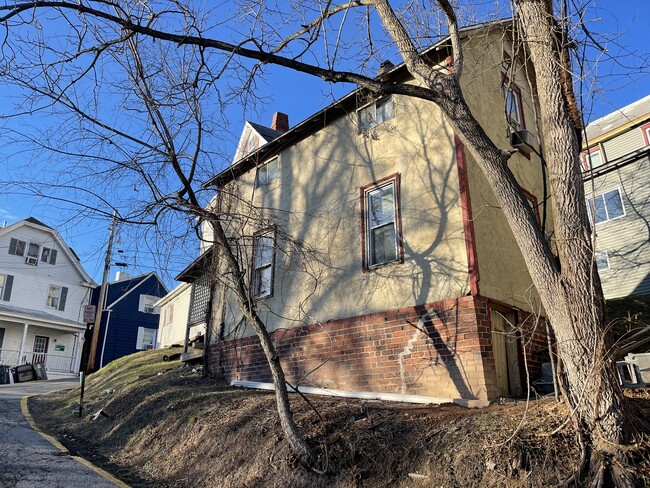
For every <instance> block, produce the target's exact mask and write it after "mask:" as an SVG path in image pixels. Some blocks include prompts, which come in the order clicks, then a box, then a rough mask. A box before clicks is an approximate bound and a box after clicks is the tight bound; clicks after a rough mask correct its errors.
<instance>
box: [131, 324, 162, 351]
mask: <svg viewBox="0 0 650 488" xmlns="http://www.w3.org/2000/svg"><path fill="white" fill-rule="evenodd" d="M157 333H158V331H157V330H156V329H148V328H146V327H138V337H137V340H136V345H135V348H136V349H138V350H139V351H143V350H145V349H154V348H155V347H156V335H157Z"/></svg>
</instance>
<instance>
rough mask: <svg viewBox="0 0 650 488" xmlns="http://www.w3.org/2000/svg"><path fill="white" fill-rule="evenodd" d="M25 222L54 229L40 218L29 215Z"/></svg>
mask: <svg viewBox="0 0 650 488" xmlns="http://www.w3.org/2000/svg"><path fill="white" fill-rule="evenodd" d="M25 222H30V223H32V224H36V225H40V226H41V227H47V228H48V229H52V227H50V226H49V225H45V224H44V223H43V222H41V221H40V220H38V219H35V218H34V217H27V218H26V219H25ZM52 230H54V229H52Z"/></svg>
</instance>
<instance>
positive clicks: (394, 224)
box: [361, 174, 404, 270]
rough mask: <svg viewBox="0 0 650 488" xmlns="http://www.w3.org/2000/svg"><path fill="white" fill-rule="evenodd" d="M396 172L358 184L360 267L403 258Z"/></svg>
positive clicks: (399, 260)
mask: <svg viewBox="0 0 650 488" xmlns="http://www.w3.org/2000/svg"><path fill="white" fill-rule="evenodd" d="M399 180H400V178H399V174H394V175H391V176H388V177H386V178H383V179H381V180H379V181H377V182H375V183H372V184H370V185H366V186H364V187H363V188H361V216H362V219H363V238H362V241H363V248H362V256H363V269H364V270H367V269H370V268H373V267H375V266H381V265H383V264H387V263H393V262H403V261H404V248H403V246H402V225H401V218H400V205H399Z"/></svg>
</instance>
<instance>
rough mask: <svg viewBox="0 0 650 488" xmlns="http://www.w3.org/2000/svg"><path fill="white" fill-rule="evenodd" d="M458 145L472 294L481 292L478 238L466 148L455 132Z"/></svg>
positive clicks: (457, 158)
mask: <svg viewBox="0 0 650 488" xmlns="http://www.w3.org/2000/svg"><path fill="white" fill-rule="evenodd" d="M454 144H455V146H456V165H457V167H458V187H459V189H460V205H461V207H462V209H463V229H464V231H465V248H466V250H467V270H468V272H469V289H470V292H471V293H472V295H478V294H479V286H478V282H479V280H480V277H479V271H478V260H477V256H476V238H475V236H474V222H473V221H472V202H471V199H470V196H469V180H468V177H467V162H466V160H465V148H464V146H463V143H462V142H461V140H460V138H459V137H458V135H457V134H454Z"/></svg>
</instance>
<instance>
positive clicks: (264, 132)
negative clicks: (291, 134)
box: [248, 121, 283, 142]
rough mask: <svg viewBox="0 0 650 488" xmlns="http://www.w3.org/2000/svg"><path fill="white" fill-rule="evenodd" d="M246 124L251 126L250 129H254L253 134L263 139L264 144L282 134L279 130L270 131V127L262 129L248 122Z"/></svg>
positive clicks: (258, 125) (260, 126)
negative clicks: (255, 133)
mask: <svg viewBox="0 0 650 488" xmlns="http://www.w3.org/2000/svg"><path fill="white" fill-rule="evenodd" d="M248 123H249V124H250V125H251V127H253V129H255V132H257V133H258V134H259V135H260V136H262V137H263V138H264V140H265V141H266V142H271V141H272V140H273V139H275V138H276V137H279V136H281V135H282V134H283V132H280V131H279V130H275V129H271V128H270V127H264V126H263V125H260V124H256V123H255V122H250V121H248Z"/></svg>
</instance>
